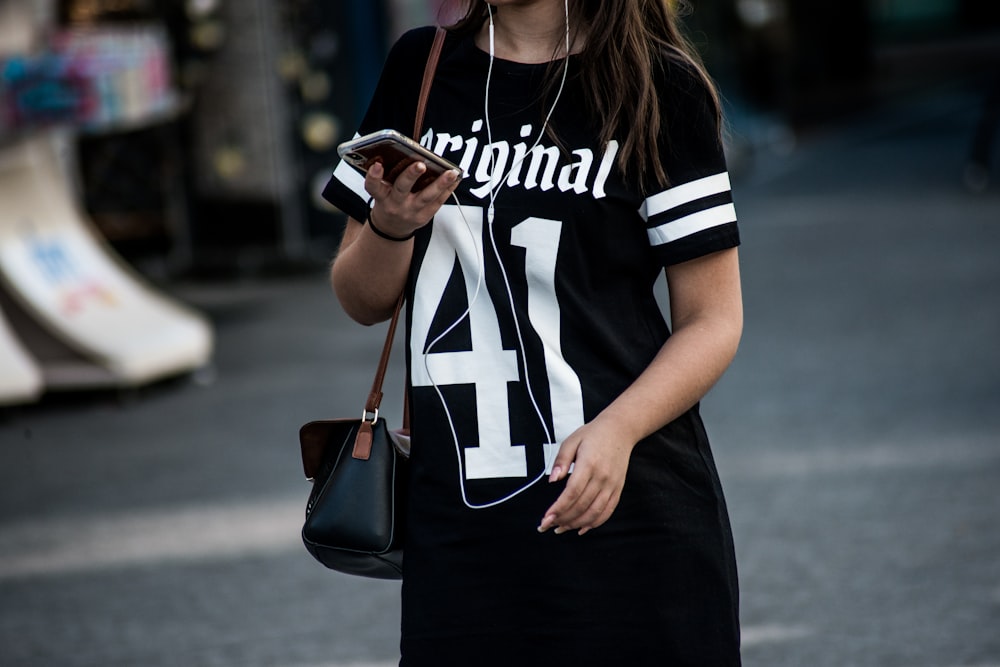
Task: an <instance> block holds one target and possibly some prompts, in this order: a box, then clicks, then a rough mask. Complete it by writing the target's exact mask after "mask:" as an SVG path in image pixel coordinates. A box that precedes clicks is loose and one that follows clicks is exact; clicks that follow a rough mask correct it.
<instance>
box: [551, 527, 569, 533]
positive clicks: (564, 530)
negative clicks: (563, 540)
mask: <svg viewBox="0 0 1000 667" xmlns="http://www.w3.org/2000/svg"><path fill="white" fill-rule="evenodd" d="M567 530H569V528H563V527H562V526H559V527H558V528H556V529H555V530H554V531H552V532H554V533H555V534H556V535H562V534H563V533H565V532H566V531H567Z"/></svg>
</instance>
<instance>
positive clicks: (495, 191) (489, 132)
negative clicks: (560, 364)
mask: <svg viewBox="0 0 1000 667" xmlns="http://www.w3.org/2000/svg"><path fill="white" fill-rule="evenodd" d="M486 7H487V11H488V12H489V21H490V22H489V48H490V63H489V67H488V69H487V71H486V94H485V98H484V101H483V105H484V115H485V118H486V138H487V142H488V144H487V148H488V149H489V151H490V180H491V184H490V193H489V207H488V208H487V214H486V216H487V230H488V234H489V238H490V245H491V248H492V250H493V255H494V257H495V258H496V260H497V263H498V264H499V265H500V273H501V275H502V276H503V280H504V288H505V289H506V292H507V299H508V303H509V305H510V309H511V317H512V318H513V320H514V330H515V333H516V334H517V342H518V346H519V350H518V352H519V357H520V359H521V369H522V371H523V373H524V383H525V387H526V388H527V391H528V396H529V398H530V399H531V404H532V407H533V408H534V410H535V415H536V416H537V417H538V420H539V422H540V423H541V425H542V429H543V430H544V431H545V437H546V440H547V441H548V442H549V443H552V444H555V443H554V442H553V439H554V438H553V436H552V433H551V432H550V431H549V426H548V423H547V422H546V420H545V417H544V415H542V411H541V408H539V406H538V401H537V400H536V399H535V394H534V391H533V390H532V387H531V378H530V377H529V375H528V365H527V359H526V358H525V347H524V338H523V336H522V334H521V325H520V322H519V320H518V317H517V312H516V310H515V309H514V295H513V292H512V290H511V287H510V279H509V277H508V276H507V269H506V267H505V266H504V263H503V259H502V258H501V257H500V252H499V249H498V248H497V242H496V237H495V235H494V233H493V219H494V215H495V208H494V204H495V202H496V199H497V196H498V195H499V193H500V190H501V189H502V188H503V184H504V182H505V181H506V180H507V179H508V178H509V177H510V174H511V173H513V171H514V169H516V168H517V167H518V166H520V164H521V163H522V162H523V161H524V160H525V158H526V157H527V156H528V155H530V154H531V152H532V151H533V150H534V149H535V148H536V147H537V146H538V144H539V143H541V141H542V138H543V137H544V136H545V130H546V129H547V127H548V124H549V120H550V119H551V118H552V114H553V113H554V112H555V110H556V106H557V105H558V104H559V99H560V97H561V96H562V93H563V89H564V87H565V85H566V77H567V73H568V71H569V50H570V34H569V0H563V8H564V10H565V20H566V23H565V49H566V53H565V55H564V63H563V72H562V78H561V80H560V82H559V89H558V90H557V91H556V96H555V99H554V100H553V102H552V107H551V108H550V109H549V111H548V113H547V114H546V116H545V120H544V121H543V122H542V129H541V131H540V132H539V133H538V137H537V138H536V139H535V141H534V143H533V144H532V145H531V148H529V149H528V150H527V151H525V153H524V155H522V156H521V157H520V158H519V159H518V160H517V161H516V162H514V163H513V164H512V165H511V166H510V169H508V170H507V172H506V173H504V174H502V175H501V177H500V178H499V179H496V178H495V174H496V152H495V151H494V150H493V128H492V127H491V125H490V114H489V107H490V82H491V81H492V78H493V61H494V59H495V57H496V42H495V32H494V24H493V8H492V6H491V5H490V4H489V3H487V5H486ZM452 198H453V199H454V200H455V204H456V205H457V207H458V211H459V214H460V215H461V217H462V221H463V222H464V223H465V226H466V229H467V230H468V232H469V235H470V237H471V238H472V240H473V247H475V248H477V256H476V259H477V261H478V263H479V269H478V271H477V277H476V288H475V290H474V292H473V295H472V298H471V299H470V300H469V304H468V307H467V308H466V309H465V311H464V312H463V313H462V314H461V315H460V316H459V317H458V318H457V319H456V320H455V321H454V322H452V323H451V324H450V325H449V326H448V327H447V328H446V329H445V330H444V331H443V332H442V333H441V334H439V335H438V336H437V337H435V338H434V340H432V341H431V342H430V343H428V344H427V346H426V348H425V351H424V354H423V357H424V371H425V372H426V373H427V377H428V379H429V380H430V381H431V385H432V386H433V387H434V391H435V393H436V394H437V396H438V400H439V401H440V402H441V406H442V408H443V409H444V412H445V416H446V417H447V419H448V427H449V429H450V430H451V435H452V441H453V442H454V445H455V453H456V455H457V457H458V477H459V488H460V490H461V494H462V502H463V503H464V504H465V506H466V507H468V508H469V509H486V508H489V507H495V506H497V505H500V504H502V503H504V502H507V501H508V500H510V499H512V498H514V497H516V496H518V495H520V494H521V493H523V492H525V491H527V490H528V489H529V488H531V487H532V486H534V485H535V484H537V483H538V482H539V481H541V480H542V479H544V478H545V476H546V472H547V470H548V462H547V461H545V460H544V458H545V457H543V465H542V471H541V473H539V475H538V476H537V477H535V478H534V479H533V480H531V481H530V482H528V483H527V484H524V485H523V486H521V487H519V488H518V489H517V490H515V491H513V492H511V493H509V494H507V495H506V496H503V497H502V498H499V499H497V500H493V501H490V502H488V503H479V504H473V503H471V502H470V501H469V498H468V494H467V492H466V489H465V466H464V465H463V460H464V456H463V455H462V447H461V445H460V444H459V442H458V433H457V432H456V430H455V423H454V421H453V419H452V417H451V410H450V409H449V408H448V403H447V401H446V400H445V397H444V394H443V393H442V392H441V389H440V387H439V386H438V384H437V383H436V382H435V381H434V378H433V376H432V375H431V371H430V367H429V364H428V360H427V358H428V356H429V355H430V354H431V353H432V352H431V350H432V349H433V347H434V346H435V345H436V344H437V343H438V342H440V341H441V340H442V339H443V338H444V337H445V336H447V335H448V334H449V333H451V332H452V331H453V330H454V329H455V327H457V326H458V325H459V324H460V323H461V322H462V321H463V320H464V319H466V318H467V317H469V316H470V313H471V311H472V306H473V304H474V303H475V302H476V300H477V299H478V298H479V294H480V291H481V288H482V284H483V282H484V278H485V275H484V274H485V258H484V257H483V255H482V254H481V253H479V252H478V249H479V248H480V245H479V243H478V242H477V241H478V240H477V239H476V238H475V234H474V233H473V231H472V226H471V225H470V224H469V221H468V220H467V219H466V218H465V213H464V211H462V206H461V203H460V202H459V201H458V197H457V196H456V195H455V194H454V193H452Z"/></svg>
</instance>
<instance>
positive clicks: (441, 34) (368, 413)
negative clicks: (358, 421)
mask: <svg viewBox="0 0 1000 667" xmlns="http://www.w3.org/2000/svg"><path fill="white" fill-rule="evenodd" d="M446 34H447V32H446V31H445V29H444V28H438V29H437V32H435V33H434V43H433V44H432V45H431V51H430V53H429V54H428V56H427V65H426V66H425V67H424V79H423V82H422V83H421V84H420V97H419V99H418V100H417V113H416V118H415V119H414V122H413V138H414V139H416V140H418V141H419V140H420V131H421V130H422V129H423V126H424V113H425V112H426V111H427V97H428V96H429V95H430V92H431V85H432V84H433V83H434V72H435V71H436V70H437V63H438V59H439V58H440V57H441V47H442V46H444V38H445V35H446ZM402 310H403V294H400V295H399V300H398V301H396V310H395V311H394V312H393V313H392V319H391V320H390V321H389V330H388V331H387V332H386V334H385V344H384V345H383V346H382V357H381V358H380V359H379V362H378V369H377V370H376V372H375V381H374V382H373V383H372V390H371V393H370V394H368V400H367V401H366V402H365V415H364V416H365V418H366V419H367V418H371V419H372V420H374V416H375V414H376V413H377V412H378V406H379V405H381V404H382V383H383V382H384V381H385V372H386V369H388V368H389V354H390V353H391V352H392V340H393V338H395V336H396V324H397V322H398V321H399V313H400V312H401V311H402ZM409 421H410V420H409V408H408V406H406V407H404V410H403V425H404V428H408V427H409Z"/></svg>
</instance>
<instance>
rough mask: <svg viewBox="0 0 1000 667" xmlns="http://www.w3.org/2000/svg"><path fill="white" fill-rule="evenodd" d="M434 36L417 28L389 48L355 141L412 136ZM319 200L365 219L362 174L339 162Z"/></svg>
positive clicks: (427, 30) (356, 217)
mask: <svg viewBox="0 0 1000 667" xmlns="http://www.w3.org/2000/svg"><path fill="white" fill-rule="evenodd" d="M434 32H435V28H433V27H430V28H417V29H415V30H411V31H409V32H407V33H405V34H404V35H403V36H402V37H400V38H399V40H398V41H397V42H396V43H395V44H394V45H393V47H392V49H391V50H390V51H389V55H388V57H387V58H386V61H385V65H384V66H383V68H382V74H381V76H380V77H379V82H378V85H377V86H376V87H375V93H374V94H373V95H372V100H371V102H370V103H369V105H368V110H367V111H366V112H365V116H364V118H363V119H362V121H361V125H360V126H359V127H358V131H357V132H356V133H355V135H354V136H355V137H358V136H361V135H364V134H368V133H370V132H375V131H377V130H385V129H392V130H397V131H399V132H402V133H403V134H405V135H407V136H409V135H410V134H412V133H413V121H414V118H415V116H416V108H417V98H418V97H419V96H420V83H421V81H422V79H423V73H424V65H425V63H426V62H427V54H428V53H429V52H430V46H431V42H432V41H433V39H434ZM323 198H324V199H326V200H327V201H328V202H330V203H331V204H333V205H334V206H336V207H337V208H339V209H340V210H341V211H344V212H345V213H347V215H349V216H351V217H352V218H354V219H355V220H364V219H365V218H366V217H367V216H368V193H367V192H366V191H365V177H364V174H363V173H362V172H361V171H359V170H358V169H356V168H355V167H353V166H351V165H350V164H348V163H347V162H344V161H343V160H341V161H340V162H339V163H338V164H337V166H336V168H335V169H334V171H333V175H332V176H331V177H330V180H329V182H327V184H326V187H325V188H323Z"/></svg>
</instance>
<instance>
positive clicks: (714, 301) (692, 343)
mask: <svg viewBox="0 0 1000 667" xmlns="http://www.w3.org/2000/svg"><path fill="white" fill-rule="evenodd" d="M667 280H668V283H669V289H670V313H671V323H672V326H673V334H672V335H671V336H670V338H669V339H667V342H666V343H665V344H664V345H663V347H662V348H661V349H660V351H659V353H657V355H656V357H654V358H653V361H652V362H651V363H650V364H649V366H648V367H647V368H646V370H645V371H644V372H643V373H642V374H641V375H640V376H639V377H638V378H637V379H636V381H635V382H634V383H633V384H632V385H631V386H629V387H628V389H626V390H625V391H624V392H622V394H621V395H620V396H619V397H618V398H617V399H615V400H614V401H613V402H612V403H611V404H610V405H609V406H608V407H607V408H605V409H604V410H603V411H602V412H601V413H600V414H599V415H598V416H597V417H596V418H595V419H594V420H593V421H591V422H589V423H587V424H585V425H584V426H582V427H580V428H579V429H577V430H576V431H575V432H574V433H573V434H572V435H570V436H569V437H568V438H567V439H566V440H565V441H564V442H563V443H562V445H561V446H560V448H559V454H558V455H557V456H556V460H555V462H554V463H553V468H552V474H551V476H550V478H549V481H550V482H554V481H557V480H559V479H562V478H563V477H565V476H566V475H567V474H568V470H569V466H570V464H571V463H572V464H574V468H573V474H572V475H570V476H569V481H568V482H567V483H566V488H565V489H564V490H563V492H562V494H560V496H559V498H558V499H557V500H556V502H555V503H554V504H553V505H552V507H550V508H549V510H548V511H547V512H546V513H545V516H544V517H543V518H542V522H541V524H540V525H539V527H538V529H539V531H545V530H548V529H549V528H553V527H555V528H556V532H557V533H562V532H565V531H567V530H576V529H579V531H580V534H581V535H582V534H584V533H586V532H587V531H588V530H590V529H592V528H596V527H597V526H600V525H601V524H602V523H604V522H605V521H607V520H608V518H610V516H611V514H612V512H614V510H615V507H617V506H618V500H619V498H620V497H621V492H622V487H623V486H624V484H625V472H626V470H627V469H628V461H629V457H630V455H631V453H632V449H633V448H634V447H635V445H636V443H637V442H639V441H640V440H642V439H643V438H645V437H647V436H649V435H651V434H653V433H655V432H656V431H657V430H659V429H660V428H662V427H663V426H665V425H666V424H668V423H670V422H671V421H673V420H674V419H676V418H677V417H679V416H680V415H682V414H683V413H684V412H685V411H687V410H688V409H689V408H691V406H693V405H694V404H695V403H697V402H698V401H699V400H701V398H702V397H703V396H704V395H705V394H706V393H707V392H708V390H709V389H710V388H711V387H712V385H714V384H715V383H716V381H717V380H718V379H719V378H720V377H721V376H722V374H723V372H724V371H725V370H726V368H727V367H728V366H729V364H730V363H731V362H732V360H733V357H734V356H735V355H736V349H737V347H738V346H739V341H740V336H741V335H742V332H743V302H742V296H741V290H740V272H739V257H738V254H737V250H736V248H732V249H730V250H723V251H721V252H716V253H713V254H710V255H707V256H705V257H701V258H699V259H694V260H691V261H689V262H683V263H681V264H678V265H676V266H672V267H669V268H668V269H667Z"/></svg>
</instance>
